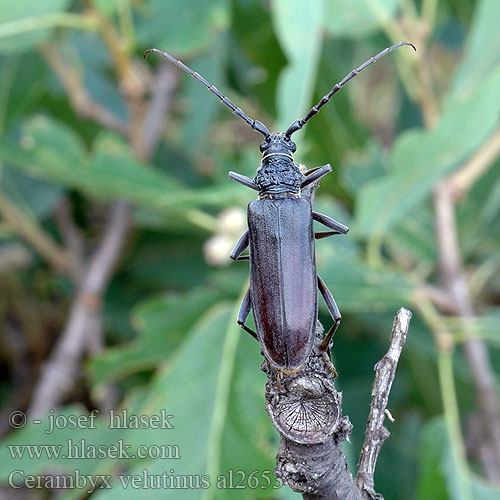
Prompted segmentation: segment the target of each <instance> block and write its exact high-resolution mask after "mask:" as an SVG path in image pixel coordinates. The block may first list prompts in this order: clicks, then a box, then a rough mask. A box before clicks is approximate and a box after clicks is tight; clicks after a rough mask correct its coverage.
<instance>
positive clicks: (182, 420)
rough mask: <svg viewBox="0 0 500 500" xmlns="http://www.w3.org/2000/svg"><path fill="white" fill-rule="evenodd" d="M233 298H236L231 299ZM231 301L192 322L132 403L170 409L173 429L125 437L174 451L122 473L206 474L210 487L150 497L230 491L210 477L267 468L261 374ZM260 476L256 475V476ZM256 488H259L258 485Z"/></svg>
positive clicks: (146, 409) (104, 495) (107, 495)
mask: <svg viewBox="0 0 500 500" xmlns="http://www.w3.org/2000/svg"><path fill="white" fill-rule="evenodd" d="M238 306H239V304H238ZM235 314H236V309H235V308H234V307H226V306H217V307H215V308H213V309H212V310H211V311H210V312H209V313H207V314H206V315H205V316H203V317H202V318H201V319H200V320H199V322H198V324H197V325H196V326H195V327H194V328H193V329H192V332H191V334H190V336H189V337H188V338H187V339H186V342H185V343H184V345H183V346H182V349H181V350H180V351H179V352H178V353H177V354H176V356H175V358H174V359H171V360H170V362H169V363H168V365H167V366H165V368H164V369H163V370H162V371H161V373H160V374H159V375H158V377H156V379H155V380H154V381H153V383H152V385H151V387H150V388H149V390H148V394H147V395H146V396H145V397H144V398H143V399H142V401H141V402H140V404H139V405H138V406H136V407H131V406H130V405H128V408H129V411H130V412H133V413H137V414H148V415H153V414H158V413H159V412H160V411H161V410H166V412H167V413H168V414H171V415H174V418H173V420H172V423H173V425H174V428H173V429H168V430H166V431H165V430H158V431H157V430H154V429H144V430H138V431H134V432H131V433H130V435H129V436H128V437H127V439H128V441H127V442H128V443H130V444H131V445H132V446H138V445H146V446H151V445H156V444H159V443H162V444H171V445H177V446H178V447H179V452H180V459H176V460H175V461H174V460H170V461H165V460H151V461H147V462H141V463H140V464H138V466H136V467H134V468H132V469H129V470H128V471H127V474H132V475H139V476H140V475H141V474H142V471H143V470H144V469H146V470H147V473H148V474H149V475H161V474H162V473H163V472H164V471H165V470H167V471H168V470H169V469H173V470H174V472H173V474H175V475H182V474H184V475H189V476H202V475H208V476H209V480H210V483H211V486H212V488H211V489H209V490H206V489H205V490H204V489H200V488H198V489H195V488H193V489H159V490H153V489H151V490H149V491H148V494H149V498H158V499H160V498H183V499H184V498H186V499H190V498H193V499H197V500H198V499H200V498H202V499H212V498H217V499H226V498H227V499H230V498H234V491H233V489H225V490H224V489H219V490H218V489H216V487H215V486H216V481H217V477H218V476H219V475H221V474H224V475H226V476H227V475H228V474H229V473H230V472H229V471H230V470H233V471H236V470H241V471H243V472H244V473H245V475H246V477H248V475H249V474H250V472H252V471H253V470H257V471H264V470H269V471H271V470H272V468H273V458H272V453H271V452H270V448H269V444H268V442H267V440H268V438H269V433H270V431H271V430H272V428H271V426H270V422H269V418H268V417H267V414H266V412H265V410H264V398H263V388H264V383H265V376H264V375H263V374H262V373H261V372H259V366H260V363H261V359H262V358H261V357H260V355H259V346H258V344H257V343H256V342H255V340H253V339H251V338H250V336H248V335H242V333H241V332H240V331H239V330H240V329H239V328H238V326H237V325H236V322H235V321H234V318H235ZM261 484H262V483H261ZM262 491H263V490H260V489H259V492H262ZM136 496H137V490H134V489H133V488H130V487H129V488H122V486H121V484H120V483H119V482H115V483H114V488H113V489H112V490H107V491H101V492H99V495H97V498H98V499H99V500H111V499H114V498H120V499H121V500H126V499H128V498H131V499H135V498H136ZM238 497H240V498H254V497H255V490H253V489H249V488H247V489H242V490H239V491H238Z"/></svg>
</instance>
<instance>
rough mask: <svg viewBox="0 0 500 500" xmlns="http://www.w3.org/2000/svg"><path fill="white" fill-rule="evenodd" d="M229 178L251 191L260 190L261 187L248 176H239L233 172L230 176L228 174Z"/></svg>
mask: <svg viewBox="0 0 500 500" xmlns="http://www.w3.org/2000/svg"><path fill="white" fill-rule="evenodd" d="M227 176H228V177H229V178H230V179H233V181H236V182H239V183H240V184H243V185H244V186H246V187H249V188H251V189H255V191H258V190H259V186H257V184H255V182H254V181H253V180H252V179H250V177H247V176H246V175H243V174H238V173H236V172H232V171H231V172H229V174H227Z"/></svg>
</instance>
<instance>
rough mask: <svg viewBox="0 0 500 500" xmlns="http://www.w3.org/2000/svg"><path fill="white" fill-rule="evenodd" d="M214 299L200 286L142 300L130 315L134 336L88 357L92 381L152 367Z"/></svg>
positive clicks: (210, 291)
mask: <svg viewBox="0 0 500 500" xmlns="http://www.w3.org/2000/svg"><path fill="white" fill-rule="evenodd" d="M218 299H219V294H217V293H216V291H215V290H213V289H210V288H200V289H194V290H191V291H189V292H188V293H186V294H182V295H162V296H158V297H151V298H149V299H146V300H144V301H143V302H142V303H140V304H139V305H138V306H137V307H136V308H135V310H134V311H133V316H132V323H133V325H134V327H135V328H136V330H137V332H138V333H139V336H138V338H137V339H135V340H134V341H132V342H130V343H128V344H125V345H119V346H117V347H112V348H109V349H106V350H105V351H104V352H102V353H101V354H98V355H97V356H95V357H94V358H92V360H91V361H90V363H89V371H90V375H91V379H92V381H93V385H94V386H98V385H101V384H104V383H107V382H110V381H113V380H117V379H119V378H120V377H123V376H126V375H130V374H131V373H135V372H138V371H141V370H147V369H153V368H155V367H156V366H157V365H158V364H160V363H161V362H162V361H164V360H166V359H168V358H169V357H170V356H171V355H172V352H173V350H174V348H175V347H176V346H177V345H178V344H179V342H180V341H181V340H182V339H183V336H185V335H186V331H187V330H188V329H189V328H190V327H191V326H192V324H193V323H194V322H195V321H196V320H197V318H199V317H201V316H202V315H203V313H204V312H205V310H206V309H208V307H210V306H212V305H213V304H214V303H215V302H217V300H218Z"/></svg>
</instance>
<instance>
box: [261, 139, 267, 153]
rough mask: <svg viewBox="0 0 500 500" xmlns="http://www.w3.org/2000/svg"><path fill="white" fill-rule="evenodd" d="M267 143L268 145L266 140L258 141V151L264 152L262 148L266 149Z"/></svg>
mask: <svg viewBox="0 0 500 500" xmlns="http://www.w3.org/2000/svg"><path fill="white" fill-rule="evenodd" d="M267 145H268V144H267V141H262V142H261V143H260V152H261V153H263V152H264V149H266V147H267Z"/></svg>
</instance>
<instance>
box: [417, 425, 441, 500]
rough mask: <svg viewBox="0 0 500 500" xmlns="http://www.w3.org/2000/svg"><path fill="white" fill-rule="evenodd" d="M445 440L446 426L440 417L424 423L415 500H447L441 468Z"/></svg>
mask: <svg viewBox="0 0 500 500" xmlns="http://www.w3.org/2000/svg"><path fill="white" fill-rule="evenodd" d="M447 441H448V440H447V433H446V426H445V424H444V421H443V419H442V418H441V417H439V418H435V419H433V420H431V421H429V422H427V423H426V424H425V425H424V427H423V429H422V435H421V438H420V460H419V468H420V475H419V481H418V485H417V497H416V499H417V500H447V499H448V498H449V496H448V492H447V488H446V479H445V474H444V470H443V457H444V452H445V448H446V446H447Z"/></svg>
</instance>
